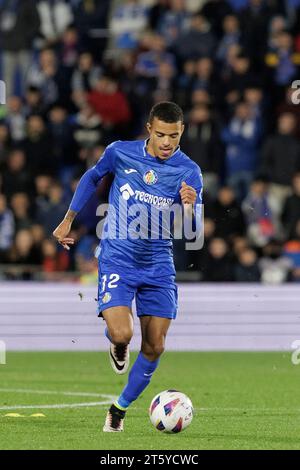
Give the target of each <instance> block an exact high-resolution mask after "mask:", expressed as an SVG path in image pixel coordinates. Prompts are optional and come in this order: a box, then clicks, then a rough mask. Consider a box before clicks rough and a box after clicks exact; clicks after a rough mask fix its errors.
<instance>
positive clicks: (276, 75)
mask: <svg viewBox="0 0 300 470" xmlns="http://www.w3.org/2000/svg"><path fill="white" fill-rule="evenodd" d="M273 47H274V46H273ZM275 47H276V49H275V51H274V52H269V53H268V54H267V55H266V57H265V63H266V66H267V68H268V69H269V71H270V72H271V73H272V74H273V77H272V83H273V82H274V84H275V85H277V86H278V87H285V86H287V85H288V84H289V83H291V81H292V80H293V79H294V78H296V77H297V72H298V70H299V65H300V53H295V52H294V51H293V38H292V36H291V34H289V33H288V32H287V31H281V32H279V33H278V35H277V38H276V46H275Z"/></svg>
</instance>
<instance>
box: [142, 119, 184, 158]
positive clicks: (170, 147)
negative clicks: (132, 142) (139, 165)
mask: <svg viewBox="0 0 300 470" xmlns="http://www.w3.org/2000/svg"><path fill="white" fill-rule="evenodd" d="M147 129H148V132H149V136H150V138H149V142H148V149H147V150H148V152H149V153H150V155H153V156H154V157H158V158H161V159H162V160H166V159H167V158H169V157H171V155H172V154H173V153H174V152H175V150H176V148H177V147H178V145H179V142H180V139H181V136H182V133H183V131H184V125H183V124H182V122H181V121H178V122H172V123H167V122H164V121H160V120H159V119H157V118H154V119H153V122H152V123H151V124H150V123H149V122H148V123H147Z"/></svg>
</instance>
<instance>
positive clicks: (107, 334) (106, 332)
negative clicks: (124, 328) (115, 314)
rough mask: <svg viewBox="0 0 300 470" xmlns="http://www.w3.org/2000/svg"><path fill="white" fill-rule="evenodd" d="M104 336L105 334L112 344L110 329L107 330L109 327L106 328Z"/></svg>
mask: <svg viewBox="0 0 300 470" xmlns="http://www.w3.org/2000/svg"><path fill="white" fill-rule="evenodd" d="M104 334H105V336H106V338H107V339H108V340H109V341H110V342H111V337H110V335H109V332H108V328H107V327H106V328H105V331H104Z"/></svg>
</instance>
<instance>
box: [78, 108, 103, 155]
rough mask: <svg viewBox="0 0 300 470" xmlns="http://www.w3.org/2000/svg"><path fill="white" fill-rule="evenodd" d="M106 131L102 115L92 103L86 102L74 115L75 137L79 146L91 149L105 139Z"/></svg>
mask: <svg viewBox="0 0 300 470" xmlns="http://www.w3.org/2000/svg"><path fill="white" fill-rule="evenodd" d="M104 135H105V131H104V129H103V126H102V119H101V117H100V116H99V115H98V114H97V113H96V112H95V111H94V109H93V108H92V106H91V105H89V104H86V105H85V106H83V107H82V109H81V110H80V111H79V112H78V113H77V114H76V115H75V116H74V120H73V137H74V140H75V142H76V143H77V145H78V147H79V148H81V149H89V150H91V149H92V148H93V147H94V146H95V145H98V144H99V143H100V142H101V141H102V140H104Z"/></svg>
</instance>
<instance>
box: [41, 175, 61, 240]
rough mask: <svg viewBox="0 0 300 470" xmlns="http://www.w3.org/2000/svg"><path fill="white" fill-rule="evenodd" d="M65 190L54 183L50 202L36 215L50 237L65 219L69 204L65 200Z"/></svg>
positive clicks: (51, 188)
mask: <svg viewBox="0 0 300 470" xmlns="http://www.w3.org/2000/svg"><path fill="white" fill-rule="evenodd" d="M63 196H64V194H63V188H62V186H61V185H60V184H59V183H58V182H55V183H52V185H51V186H50V188H49V194H48V197H49V200H48V202H47V204H45V205H44V207H41V208H40V210H39V211H38V212H37V214H36V219H37V222H38V223H39V224H41V225H42V226H43V227H44V229H45V234H46V236H50V235H51V234H52V232H53V230H54V229H55V227H57V225H58V224H59V223H60V221H61V220H62V219H63V218H64V215H65V213H66V211H67V209H68V204H67V203H66V202H65V201H64V199H63Z"/></svg>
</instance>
